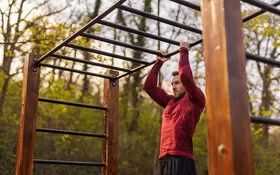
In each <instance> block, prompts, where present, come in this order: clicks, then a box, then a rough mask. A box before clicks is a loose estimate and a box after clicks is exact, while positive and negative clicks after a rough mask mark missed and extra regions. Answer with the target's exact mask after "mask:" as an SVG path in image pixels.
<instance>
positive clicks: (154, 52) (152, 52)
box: [81, 33, 159, 55]
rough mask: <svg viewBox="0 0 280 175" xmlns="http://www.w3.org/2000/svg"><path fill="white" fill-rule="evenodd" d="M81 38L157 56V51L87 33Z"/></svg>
mask: <svg viewBox="0 0 280 175" xmlns="http://www.w3.org/2000/svg"><path fill="white" fill-rule="evenodd" d="M81 36H83V37H87V38H91V39H95V40H98V41H103V42H106V43H110V44H114V45H118V46H123V47H127V48H130V49H135V50H140V51H142V52H147V53H150V54H154V55H157V54H159V52H158V51H154V50H150V49H146V48H143V47H139V46H135V45H131V44H127V43H123V42H120V41H116V40H112V39H107V38H103V37H100V36H96V35H92V34H88V33H83V34H81Z"/></svg>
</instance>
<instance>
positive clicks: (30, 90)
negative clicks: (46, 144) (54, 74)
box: [15, 54, 40, 175]
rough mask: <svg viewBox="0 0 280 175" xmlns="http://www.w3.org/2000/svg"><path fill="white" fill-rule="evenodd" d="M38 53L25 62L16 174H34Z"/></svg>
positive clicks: (38, 73)
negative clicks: (34, 67)
mask: <svg viewBox="0 0 280 175" xmlns="http://www.w3.org/2000/svg"><path fill="white" fill-rule="evenodd" d="M38 58H39V56H38V55H34V54H29V55H28V56H27V57H26V58H25V62H24V75H23V85H22V100H21V115H20V123H19V132H18V145H17V159H16V171H15V174H16V175H32V174H33V158H34V141H35V132H36V117H37V106H38V93H39V82H40V69H39V68H37V70H36V71H34V69H33V64H34V61H35V59H38Z"/></svg>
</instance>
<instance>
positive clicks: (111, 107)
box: [102, 70, 119, 175]
mask: <svg viewBox="0 0 280 175" xmlns="http://www.w3.org/2000/svg"><path fill="white" fill-rule="evenodd" d="M106 75H110V76H115V77H116V76H117V75H118V72H116V71H112V70H109V71H107V72H106ZM118 98H119V82H118V80H108V79H105V80H104V99H103V100H104V106H105V107H107V108H108V111H105V112H104V117H106V118H105V121H106V136H107V137H106V146H105V147H106V148H105V149H106V155H105V157H104V156H103V158H102V159H103V161H104V160H105V161H106V162H105V163H106V167H105V173H104V168H103V169H102V173H103V174H106V175H117V174H118V115H119V103H118ZM105 113H107V114H105ZM103 155H104V154H103Z"/></svg>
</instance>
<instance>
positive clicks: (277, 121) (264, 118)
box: [251, 116, 280, 126]
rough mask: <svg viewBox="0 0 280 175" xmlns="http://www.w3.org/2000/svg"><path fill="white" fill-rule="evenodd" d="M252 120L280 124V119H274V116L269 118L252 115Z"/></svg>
mask: <svg viewBox="0 0 280 175" xmlns="http://www.w3.org/2000/svg"><path fill="white" fill-rule="evenodd" d="M251 122H252V123H258V124H267V125H275V126H280V120H277V119H272V118H267V117H256V116H251Z"/></svg>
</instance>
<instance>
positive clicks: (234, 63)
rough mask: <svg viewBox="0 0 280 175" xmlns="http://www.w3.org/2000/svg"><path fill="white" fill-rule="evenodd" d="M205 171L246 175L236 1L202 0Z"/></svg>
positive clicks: (247, 136)
mask: <svg viewBox="0 0 280 175" xmlns="http://www.w3.org/2000/svg"><path fill="white" fill-rule="evenodd" d="M201 7H202V8H201V9H202V19H203V41H204V57H205V66H206V104H207V123H208V153H209V160H208V162H209V172H210V174H213V175H225V174H227V175H236V174H238V175H252V174H254V170H253V160H252V143H251V131H250V118H249V108H248V94H247V86H246V75H245V54H244V53H245V50H244V47H243V37H242V27H241V26H242V25H241V10H240V0H202V6H201Z"/></svg>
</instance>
